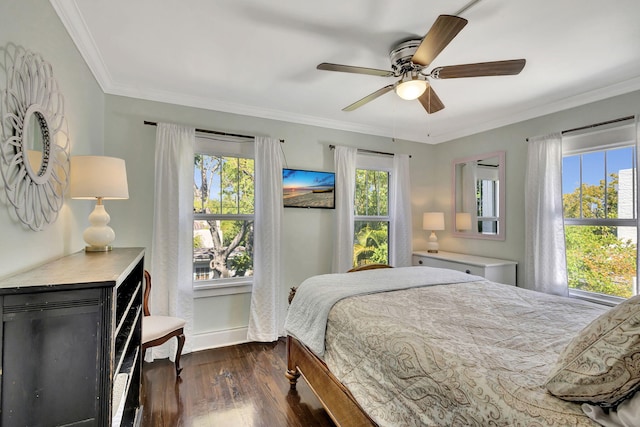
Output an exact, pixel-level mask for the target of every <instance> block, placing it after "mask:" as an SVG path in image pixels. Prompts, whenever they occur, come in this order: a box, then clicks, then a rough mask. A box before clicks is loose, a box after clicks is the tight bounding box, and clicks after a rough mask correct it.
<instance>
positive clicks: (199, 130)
mask: <svg viewBox="0 0 640 427" xmlns="http://www.w3.org/2000/svg"><path fill="white" fill-rule="evenodd" d="M144 124H145V125H149V126H158V123H156V122H150V121H147V120H145V121H144ZM196 132H200V133H209V134H212V135H222V136H235V137H237V138H255V136H252V135H241V134H238V133H228V132H220V131H217V130H208V129H197V128H196ZM280 142H282V143H284V139H281V140H280Z"/></svg>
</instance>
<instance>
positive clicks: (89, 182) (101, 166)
mask: <svg viewBox="0 0 640 427" xmlns="http://www.w3.org/2000/svg"><path fill="white" fill-rule="evenodd" d="M69 175H70V176H69V181H70V182H69V192H70V194H71V198H73V199H95V198H102V199H128V198H129V187H128V185H127V169H126V167H125V163H124V160H123V159H118V158H115V157H105V156H74V157H71V168H70V174H69Z"/></svg>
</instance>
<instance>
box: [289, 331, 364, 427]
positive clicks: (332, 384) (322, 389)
mask: <svg viewBox="0 0 640 427" xmlns="http://www.w3.org/2000/svg"><path fill="white" fill-rule="evenodd" d="M301 375H302V377H303V378H304V379H305V381H306V382H307V384H309V387H310V388H311V390H312V391H313V392H314V393H315V395H316V396H317V397H318V399H319V400H320V403H322V406H324V409H326V411H327V413H328V414H329V416H330V417H331V419H332V420H333V422H334V423H336V425H337V426H339V427H356V426H358V427H360V426H367V427H371V426H376V423H375V422H373V420H372V419H371V418H369V416H368V415H367V414H366V413H365V412H364V410H363V409H362V408H361V407H360V405H358V403H357V402H356V401H355V399H354V398H353V396H352V395H351V393H350V392H349V390H347V388H346V387H345V386H344V385H342V383H341V382H340V381H338V379H337V378H336V377H335V376H334V375H333V374H332V373H331V372H329V368H327V365H325V364H324V362H323V361H322V360H320V359H319V358H318V357H317V356H316V355H315V354H313V353H312V352H311V350H309V349H308V348H307V347H306V346H305V345H304V344H302V343H301V342H300V341H298V340H297V339H296V338H294V337H292V336H289V335H287V372H286V373H285V376H286V377H287V378H288V379H289V384H290V386H291V389H292V390H295V388H296V383H297V382H298V378H299V377H300V376H301Z"/></svg>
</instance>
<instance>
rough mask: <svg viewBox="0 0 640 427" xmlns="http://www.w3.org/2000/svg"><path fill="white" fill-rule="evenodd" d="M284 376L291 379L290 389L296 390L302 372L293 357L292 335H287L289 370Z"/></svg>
mask: <svg viewBox="0 0 640 427" xmlns="http://www.w3.org/2000/svg"><path fill="white" fill-rule="evenodd" d="M284 376H285V377H287V379H288V380H289V387H290V389H291V390H295V389H296V384H297V383H298V378H300V372H298V368H297V367H296V366H295V361H294V360H293V358H292V357H291V337H290V336H287V372H285V373H284Z"/></svg>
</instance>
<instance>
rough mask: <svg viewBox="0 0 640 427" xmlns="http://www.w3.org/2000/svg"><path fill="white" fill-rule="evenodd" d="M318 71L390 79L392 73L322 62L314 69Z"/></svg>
mask: <svg viewBox="0 0 640 427" xmlns="http://www.w3.org/2000/svg"><path fill="white" fill-rule="evenodd" d="M316 68H317V69H318V70H325V71H340V72H343V73H355V74H368V75H370V76H380V77H390V76H393V71H388V70H378V69H377V68H366V67H354V66H352V65H341V64H330V63H328V62H323V63H322V64H318V66H317V67H316Z"/></svg>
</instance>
